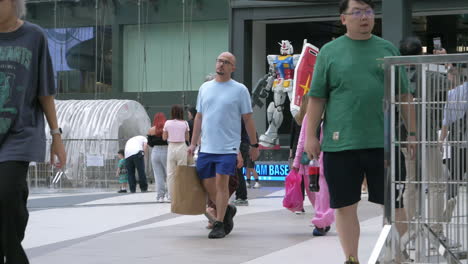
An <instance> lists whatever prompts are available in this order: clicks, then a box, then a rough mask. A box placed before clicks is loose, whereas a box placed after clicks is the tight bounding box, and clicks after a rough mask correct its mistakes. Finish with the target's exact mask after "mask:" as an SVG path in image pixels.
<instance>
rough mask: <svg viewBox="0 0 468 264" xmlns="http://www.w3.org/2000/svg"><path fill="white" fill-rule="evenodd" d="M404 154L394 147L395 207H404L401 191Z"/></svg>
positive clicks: (403, 174)
mask: <svg viewBox="0 0 468 264" xmlns="http://www.w3.org/2000/svg"><path fill="white" fill-rule="evenodd" d="M405 160H406V159H405V155H404V154H403V152H402V151H401V150H400V149H399V148H395V208H404V203H403V193H404V192H405V188H406V184H405V183H404V182H405V181H406V161H405Z"/></svg>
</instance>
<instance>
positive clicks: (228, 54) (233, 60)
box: [218, 51, 236, 66]
mask: <svg viewBox="0 0 468 264" xmlns="http://www.w3.org/2000/svg"><path fill="white" fill-rule="evenodd" d="M223 58H224V59H226V58H227V59H228V60H229V62H231V63H232V65H234V66H236V56H234V54H232V53H231V52H229V51H225V52H223V53H221V54H219V56H218V59H223Z"/></svg>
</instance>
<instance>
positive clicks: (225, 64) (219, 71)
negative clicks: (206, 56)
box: [216, 51, 236, 82]
mask: <svg viewBox="0 0 468 264" xmlns="http://www.w3.org/2000/svg"><path fill="white" fill-rule="evenodd" d="M235 70H236V57H235V56H234V54H232V53H231V52H227V51H225V52H222V53H221V54H219V56H218V58H217V59H216V75H217V77H216V80H217V81H220V82H223V81H228V80H230V79H231V74H232V73H233V72H234V71H235Z"/></svg>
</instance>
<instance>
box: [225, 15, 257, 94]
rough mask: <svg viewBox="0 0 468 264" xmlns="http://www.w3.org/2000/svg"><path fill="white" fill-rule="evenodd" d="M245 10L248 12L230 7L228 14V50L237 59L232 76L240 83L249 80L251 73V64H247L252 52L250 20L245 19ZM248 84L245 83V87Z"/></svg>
mask: <svg viewBox="0 0 468 264" xmlns="http://www.w3.org/2000/svg"><path fill="white" fill-rule="evenodd" d="M246 12H247V13H248V12H249V10H245V9H231V16H230V22H231V23H230V24H231V28H230V35H229V50H230V51H231V52H232V53H233V54H234V55H235V56H236V60H237V67H236V72H234V74H233V78H234V79H235V80H236V81H238V82H240V83H245V82H250V81H251V80H250V79H251V75H252V66H251V65H247V64H249V59H248V55H249V54H251V52H252V51H251V44H252V38H251V32H252V23H251V20H246ZM249 50H250V51H249ZM249 76H250V77H249ZM249 86H250V85H247V87H249Z"/></svg>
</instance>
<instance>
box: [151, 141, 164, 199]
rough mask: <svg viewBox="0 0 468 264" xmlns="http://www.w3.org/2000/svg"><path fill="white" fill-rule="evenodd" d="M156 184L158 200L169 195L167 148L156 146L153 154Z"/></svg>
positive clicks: (152, 161) (152, 162) (152, 160)
mask: <svg viewBox="0 0 468 264" xmlns="http://www.w3.org/2000/svg"><path fill="white" fill-rule="evenodd" d="M151 164H152V165H153V174H154V182H155V183H156V193H157V196H156V199H159V198H163V197H164V196H165V195H166V194H167V182H166V181H167V169H166V166H167V146H154V147H153V151H152V152H151Z"/></svg>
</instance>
